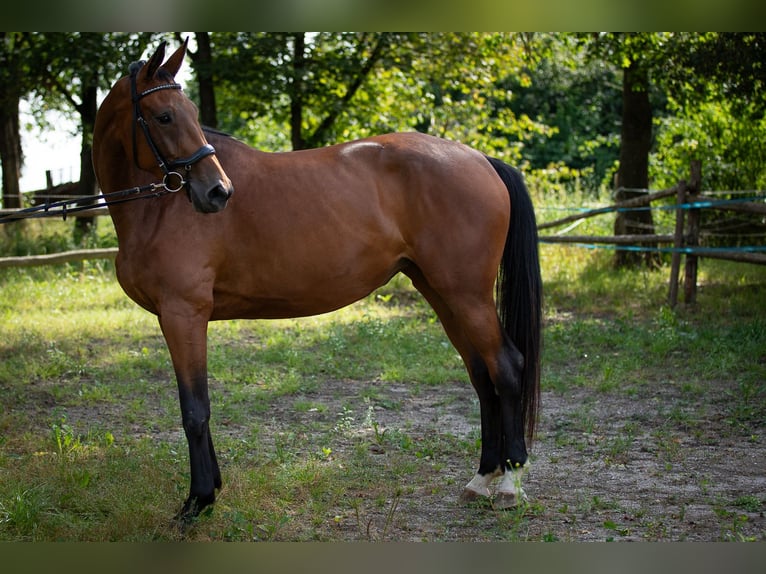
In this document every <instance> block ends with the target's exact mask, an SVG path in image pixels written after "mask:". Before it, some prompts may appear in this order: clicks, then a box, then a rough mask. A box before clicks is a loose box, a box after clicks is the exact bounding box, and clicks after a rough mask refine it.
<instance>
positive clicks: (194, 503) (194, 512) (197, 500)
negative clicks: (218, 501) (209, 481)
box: [174, 494, 215, 527]
mask: <svg viewBox="0 0 766 574" xmlns="http://www.w3.org/2000/svg"><path fill="white" fill-rule="evenodd" d="M214 502H215V494H211V495H210V496H205V497H199V496H190V497H189V498H187V499H186V502H184V505H183V508H181V510H180V511H179V512H178V514H176V515H175V517H174V520H175V521H176V522H177V523H179V524H181V525H182V526H185V527H186V526H190V525H191V524H193V523H194V521H195V520H196V519H197V517H198V516H199V515H200V513H202V511H203V510H205V509H206V508H208V507H209V506H210V505H212V504H213V503H214Z"/></svg>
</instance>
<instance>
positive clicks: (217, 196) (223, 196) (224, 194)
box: [207, 184, 233, 202]
mask: <svg viewBox="0 0 766 574" xmlns="http://www.w3.org/2000/svg"><path fill="white" fill-rule="evenodd" d="M232 191H233V190H232V189H230V188H229V187H227V186H224V185H223V184H218V185H216V186H215V187H213V188H212V189H211V190H210V191H208V194H207V196H208V198H209V199H210V201H213V202H218V201H227V200H228V199H229V197H231V193H232Z"/></svg>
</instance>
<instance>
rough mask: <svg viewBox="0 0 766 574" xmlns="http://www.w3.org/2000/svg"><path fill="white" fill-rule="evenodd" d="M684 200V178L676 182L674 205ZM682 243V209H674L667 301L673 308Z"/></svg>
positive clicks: (676, 293) (676, 296)
mask: <svg viewBox="0 0 766 574" xmlns="http://www.w3.org/2000/svg"><path fill="white" fill-rule="evenodd" d="M685 201H686V180H683V179H682V180H681V181H679V182H678V193H677V194H676V205H682V204H683V203H685ZM683 245H684V210H683V209H680V208H679V209H676V230H675V234H674V236H673V247H674V248H675V251H673V255H672V257H671V263H670V293H669V294H668V301H669V303H670V307H671V308H674V307H675V306H676V304H677V303H678V275H679V273H680V271H681V251H680V249H681V247H683Z"/></svg>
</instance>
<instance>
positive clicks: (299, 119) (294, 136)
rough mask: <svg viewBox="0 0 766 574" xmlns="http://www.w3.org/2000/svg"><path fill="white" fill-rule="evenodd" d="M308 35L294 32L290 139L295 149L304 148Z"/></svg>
mask: <svg viewBox="0 0 766 574" xmlns="http://www.w3.org/2000/svg"><path fill="white" fill-rule="evenodd" d="M305 50H306V37H305V36H304V34H303V33H302V32H300V33H297V34H293V76H292V81H291V83H290V139H291V142H292V146H293V149H294V150H299V149H304V148H305V147H306V142H305V141H304V139H303V130H302V127H303V75H304V73H305V66H306V53H305Z"/></svg>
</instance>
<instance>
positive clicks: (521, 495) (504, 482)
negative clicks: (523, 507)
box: [495, 465, 527, 508]
mask: <svg viewBox="0 0 766 574" xmlns="http://www.w3.org/2000/svg"><path fill="white" fill-rule="evenodd" d="M526 470H527V466H526V465H525V466H523V467H521V468H514V469H512V470H509V471H507V472H505V473H504V474H503V478H502V479H501V480H500V484H499V485H498V487H497V489H496V490H495V508H513V507H514V506H518V505H519V504H522V503H524V502H526V501H527V495H526V493H525V492H524V489H523V488H522V487H521V479H522V477H523V476H524V473H525V472H526Z"/></svg>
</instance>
